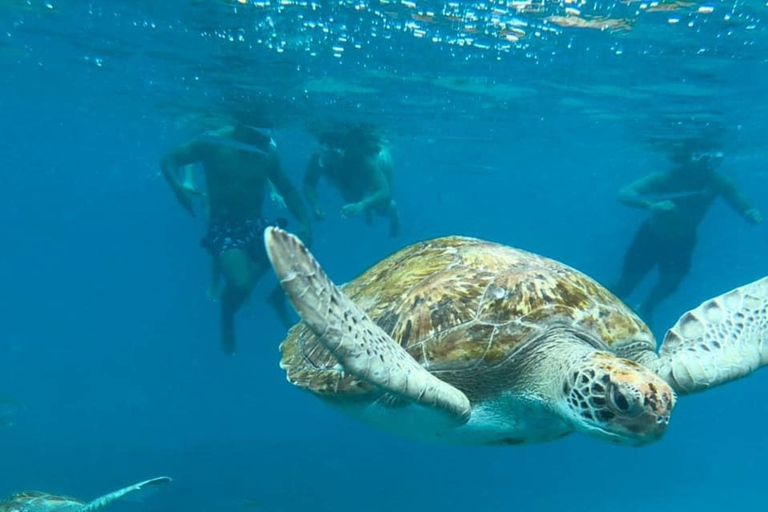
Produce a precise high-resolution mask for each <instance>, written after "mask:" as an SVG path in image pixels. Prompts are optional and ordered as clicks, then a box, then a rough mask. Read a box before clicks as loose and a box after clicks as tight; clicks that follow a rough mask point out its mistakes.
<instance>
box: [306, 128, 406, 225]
mask: <svg viewBox="0 0 768 512" xmlns="http://www.w3.org/2000/svg"><path fill="white" fill-rule="evenodd" d="M317 139H318V141H319V142H320V144H321V145H322V148H321V149H320V150H319V151H317V152H316V153H314V154H313V155H312V156H311V157H310V160H309V164H308V165H307V169H306V172H305V174H304V194H305V196H306V198H307V201H308V202H309V205H310V207H311V208H312V211H313V212H314V214H315V217H316V218H317V219H318V220H322V219H325V212H324V211H323V210H322V208H321V207H320V205H319V203H318V195H317V184H318V182H319V180H320V177H321V176H324V177H325V178H326V179H327V180H328V181H329V182H330V183H331V184H332V185H334V186H335V187H336V188H338V189H339V192H341V196H342V198H343V199H344V201H345V202H346V204H345V205H344V206H343V207H342V209H341V215H342V216H343V217H347V218H349V217H356V216H358V215H365V219H366V223H368V224H370V223H372V222H373V215H374V214H377V215H381V216H383V217H386V218H388V219H389V234H390V236H393V237H396V236H398V235H399V234H400V213H399V212H398V209H397V204H396V203H395V201H394V199H392V156H391V154H390V151H389V148H388V147H387V145H386V144H385V143H384V140H383V139H382V137H381V136H380V135H379V134H378V133H377V132H376V130H375V129H374V128H373V127H371V126H368V125H365V124H357V125H350V126H347V125H342V126H338V127H336V128H333V129H330V130H326V131H322V132H320V133H319V134H318V135H317Z"/></svg>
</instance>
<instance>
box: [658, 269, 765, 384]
mask: <svg viewBox="0 0 768 512" xmlns="http://www.w3.org/2000/svg"><path fill="white" fill-rule="evenodd" d="M655 363H656V365H657V367H656V368H655V370H656V371H657V373H658V374H659V376H661V377H662V378H663V379H664V380H666V381H667V382H669V383H670V385H672V387H673V388H674V389H675V391H677V392H678V393H680V394H688V393H696V392H698V391H704V390H706V389H709V388H712V387H715V386H717V385H720V384H725V383H726V382H730V381H732V380H736V379H738V378H740V377H745V376H747V375H749V374H750V373H752V372H753V371H755V370H757V369H758V368H760V367H761V366H764V365H765V364H768V277H764V278H762V279H760V280H758V281H755V282H753V283H750V284H747V285H744V286H741V287H739V288H736V289H734V290H731V291H729V292H727V293H724V294H723V295H720V296H718V297H715V298H712V299H709V300H708V301H705V302H704V303H702V304H701V305H700V306H699V307H697V308H696V309H693V310H691V311H689V312H687V313H685V314H684V315H683V316H681V317H680V319H679V320H678V321H677V323H676V324H675V325H674V326H673V327H672V328H671V329H670V330H669V331H667V335H666V336H665V337H664V342H663V343H662V345H661V349H660V350H659V358H658V359H657V360H656V362H655Z"/></svg>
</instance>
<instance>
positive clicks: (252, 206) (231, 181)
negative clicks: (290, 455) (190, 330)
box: [160, 122, 312, 354]
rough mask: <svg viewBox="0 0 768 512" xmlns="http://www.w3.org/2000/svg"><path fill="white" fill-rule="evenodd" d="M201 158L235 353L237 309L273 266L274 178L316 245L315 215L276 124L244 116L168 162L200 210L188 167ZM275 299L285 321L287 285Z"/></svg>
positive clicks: (226, 345)
mask: <svg viewBox="0 0 768 512" xmlns="http://www.w3.org/2000/svg"><path fill="white" fill-rule="evenodd" d="M196 162H200V163H201V164H202V168H203V172H204V174H205V183H206V194H205V204H206V205H207V215H206V223H207V225H208V231H207V233H206V235H205V237H204V238H203V240H202V242H201V245H202V246H203V247H205V248H206V249H207V250H208V252H209V253H210V254H211V256H212V258H213V269H212V270H213V275H212V283H211V285H209V292H210V288H211V286H212V285H213V281H214V280H215V281H216V282H218V276H219V275H221V276H222V277H223V278H224V282H225V285H224V290H223V291H222V293H221V347H222V349H223V350H224V352H225V353H227V354H234V353H235V351H236V348H237V346H236V341H235V314H236V313H237V311H238V310H239V309H240V308H241V307H242V306H243V304H244V303H245V301H246V300H247V298H248V296H249V295H250V293H251V291H252V290H253V287H254V286H255V285H256V283H257V282H258V281H259V279H260V278H261V277H262V276H263V275H264V273H265V272H266V270H267V269H268V268H269V262H268V261H267V255H266V251H265V249H264V243H263V240H262V235H263V232H264V229H266V227H267V226H269V225H272V224H275V225H277V223H273V222H269V221H267V220H265V219H263V218H262V216H261V215H262V213H261V212H262V205H263V202H264V192H265V189H266V188H267V186H268V183H269V182H271V183H272V184H273V185H274V187H275V189H276V191H277V192H278V193H279V194H280V195H281V197H282V198H284V201H285V204H286V205H287V207H288V210H290V212H291V213H292V214H293V215H294V217H296V219H297V220H298V221H299V226H298V228H297V229H296V232H297V234H298V235H299V236H300V237H301V238H302V239H303V240H304V242H305V243H307V244H311V242H312V231H311V225H310V222H309V217H308V215H307V213H306V210H305V208H304V204H303V203H302V201H301V196H300V195H299V193H298V191H297V189H296V188H295V187H294V186H293V184H292V183H291V182H290V180H289V179H288V177H287V176H286V174H285V173H284V172H283V169H282V166H281V164H280V159H279V156H278V153H277V147H276V145H275V142H274V140H273V139H272V138H271V136H270V134H269V130H266V129H262V128H258V127H254V126H250V125H247V124H245V123H243V122H236V123H235V125H234V126H227V127H224V128H222V129H220V130H217V131H214V132H208V133H206V134H205V135H204V136H202V137H200V138H197V139H195V140H192V141H191V142H188V143H186V144H183V145H181V146H179V147H177V148H176V149H174V150H172V151H171V152H170V153H168V154H167V155H165V156H164V157H163V159H162V160H161V164H160V165H161V168H162V171H163V175H164V176H165V179H166V180H167V181H168V184H169V185H170V186H171V189H172V190H173V192H174V194H175V195H176V199H177V200H178V202H179V204H181V206H182V207H183V208H184V209H185V210H187V211H188V212H189V213H190V214H191V215H193V216H194V215H195V210H194V201H193V196H194V195H196V194H198V195H199V194H200V193H199V192H198V191H197V187H196V186H194V182H193V181H192V180H191V178H190V176H189V174H188V173H187V172H186V170H187V169H188V168H185V178H184V180H183V181H182V180H180V177H179V168H180V167H182V166H188V165H190V164H193V163H196ZM268 300H269V304H270V306H272V308H273V309H274V310H275V311H276V313H277V314H278V316H279V317H280V320H281V321H282V322H283V324H284V325H290V324H291V321H290V315H289V312H288V308H287V305H286V304H285V300H284V296H283V294H282V291H281V290H280V288H279V286H277V287H275V289H274V290H273V291H272V293H270V295H269V299H268Z"/></svg>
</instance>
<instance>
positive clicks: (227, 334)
mask: <svg viewBox="0 0 768 512" xmlns="http://www.w3.org/2000/svg"><path fill="white" fill-rule="evenodd" d="M221 350H222V351H223V352H224V353H225V354H227V355H228V356H233V355H235V352H236V351H237V343H236V341H235V317H234V315H231V316H230V315H222V316H221Z"/></svg>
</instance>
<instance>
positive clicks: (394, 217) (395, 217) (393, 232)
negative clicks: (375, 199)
mask: <svg viewBox="0 0 768 512" xmlns="http://www.w3.org/2000/svg"><path fill="white" fill-rule="evenodd" d="M389 236H391V237H392V238H397V237H398V236H400V212H399V211H398V209H397V206H396V205H395V202H394V201H392V209H391V210H390V213H389Z"/></svg>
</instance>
